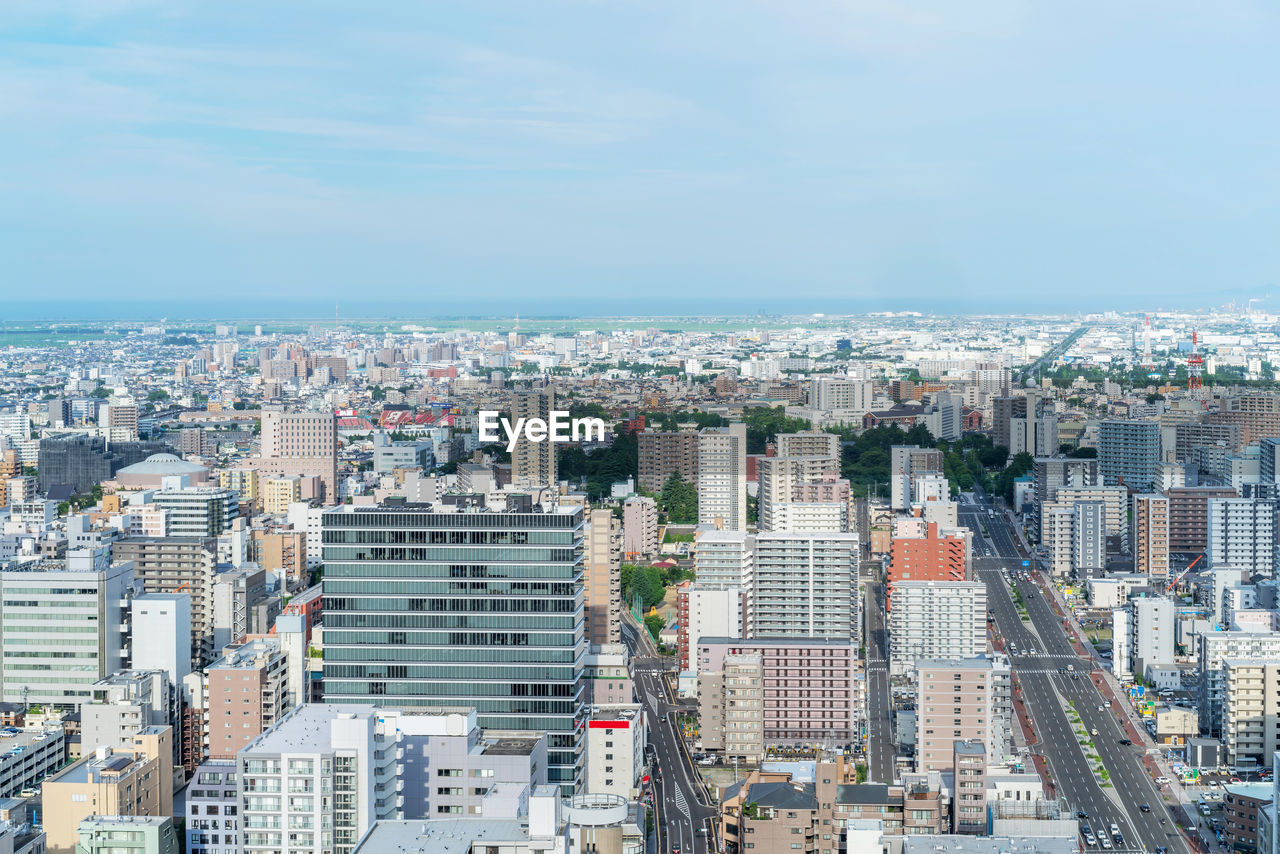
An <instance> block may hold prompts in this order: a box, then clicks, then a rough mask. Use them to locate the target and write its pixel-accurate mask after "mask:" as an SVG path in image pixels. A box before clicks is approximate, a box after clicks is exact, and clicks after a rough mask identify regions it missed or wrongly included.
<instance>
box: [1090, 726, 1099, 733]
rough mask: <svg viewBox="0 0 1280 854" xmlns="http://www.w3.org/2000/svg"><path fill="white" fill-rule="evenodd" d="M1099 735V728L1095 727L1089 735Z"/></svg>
mask: <svg viewBox="0 0 1280 854" xmlns="http://www.w3.org/2000/svg"><path fill="white" fill-rule="evenodd" d="M1097 734H1098V728H1097V727H1094V728H1093V729H1091V730H1089V735H1097Z"/></svg>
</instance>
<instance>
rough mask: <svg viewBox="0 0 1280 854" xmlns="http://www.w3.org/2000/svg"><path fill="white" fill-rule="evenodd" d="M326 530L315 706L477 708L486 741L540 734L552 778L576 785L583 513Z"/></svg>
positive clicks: (392, 509)
mask: <svg viewBox="0 0 1280 854" xmlns="http://www.w3.org/2000/svg"><path fill="white" fill-rule="evenodd" d="M322 518H323V523H322V524H323V528H322V531H321V535H322V542H323V545H324V647H325V650H324V698H325V702H327V703H362V704H367V703H371V704H373V705H376V706H383V707H394V708H404V709H422V708H429V707H451V706H452V707H457V706H469V707H473V708H475V709H476V711H477V713H478V722H479V724H480V726H482V727H484V728H485V729H493V730H533V731H539V732H543V731H545V732H546V733H547V734H548V737H549V751H548V758H549V768H548V778H549V780H550V781H551V782H554V783H559V784H561V785H562V786H564V787H566V788H569V787H572V786H574V785H575V784H576V783H578V782H579V781H580V778H581V770H582V746H583V740H582V733H583V730H582V726H583V718H584V714H585V709H584V696H585V695H584V691H585V688H584V681H583V667H584V663H585V659H586V652H587V641H586V635H585V630H584V602H583V583H582V582H583V571H584V570H583V567H584V560H583V533H584V518H583V512H582V508H580V507H563V508H558V509H554V510H550V511H547V512H492V511H484V510H475V509H471V508H462V507H449V506H438V505H427V504H384V505H380V506H376V507H351V506H347V507H344V508H342V509H340V510H336V511H334V512H330V513H325V514H324V516H323V517H322Z"/></svg>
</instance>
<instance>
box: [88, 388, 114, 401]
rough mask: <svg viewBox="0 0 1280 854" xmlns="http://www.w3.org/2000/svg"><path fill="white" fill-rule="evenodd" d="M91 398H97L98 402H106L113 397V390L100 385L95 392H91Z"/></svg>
mask: <svg viewBox="0 0 1280 854" xmlns="http://www.w3.org/2000/svg"><path fill="white" fill-rule="evenodd" d="M89 396H90V397H96V398H98V400H106V399H107V398H108V397H111V390H110V389H108V388H107V387H106V386H104V385H100V386H98V387H97V388H95V389H94V390H93V391H91V392H89Z"/></svg>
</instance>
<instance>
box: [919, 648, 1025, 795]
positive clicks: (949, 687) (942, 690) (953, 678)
mask: <svg viewBox="0 0 1280 854" xmlns="http://www.w3.org/2000/svg"><path fill="white" fill-rule="evenodd" d="M1012 716H1013V705H1012V695H1011V680H1010V673H1009V665H1008V660H1007V659H1004V658H1003V657H1000V658H999V660H994V659H990V658H950V659H920V660H919V661H917V662H916V770H917V771H921V772H928V771H950V770H952V762H953V760H954V756H953V753H954V751H953V747H954V745H955V743H956V742H957V741H978V742H980V743H982V744H983V745H985V746H986V750H987V752H988V753H989V754H990V755H991V756H992V757H993V761H997V762H998V761H1000V760H1002V759H1003V758H1004V756H1005V755H1006V754H1008V753H1010V752H1011V749H1010V743H1009V731H1010V725H1011V721H1012Z"/></svg>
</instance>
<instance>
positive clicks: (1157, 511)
mask: <svg viewBox="0 0 1280 854" xmlns="http://www.w3.org/2000/svg"><path fill="white" fill-rule="evenodd" d="M1133 571H1134V572H1141V573H1145V574H1146V575H1150V576H1151V577H1152V578H1167V577H1168V576H1169V499H1168V498H1166V497H1165V496H1163V495H1160V494H1158V493H1142V494H1139V495H1135V496H1133Z"/></svg>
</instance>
